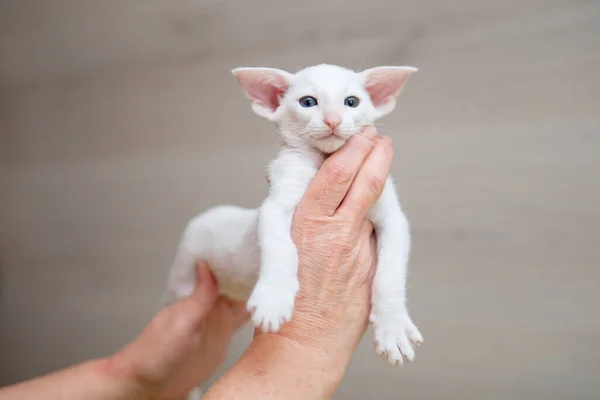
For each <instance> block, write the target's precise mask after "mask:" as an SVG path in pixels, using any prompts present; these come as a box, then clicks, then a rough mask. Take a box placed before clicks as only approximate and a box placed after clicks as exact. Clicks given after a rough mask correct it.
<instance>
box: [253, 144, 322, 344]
mask: <svg viewBox="0 0 600 400" xmlns="http://www.w3.org/2000/svg"><path fill="white" fill-rule="evenodd" d="M316 171H317V170H316V167H314V166H313V165H312V164H311V163H310V161H309V160H306V157H302V156H301V155H299V154H296V153H285V152H283V153H282V154H280V156H279V157H278V158H277V159H276V160H275V161H274V162H273V163H272V164H271V168H270V176H269V180H270V182H271V188H270V193H269V196H268V197H267V199H266V200H265V201H264V203H263V204H262V206H261V208H260V211H259V217H258V238H259V244H260V250H261V266H260V274H259V277H258V281H257V283H256V285H255V287H254V290H253V291H252V294H251V295H250V298H249V300H248V303H247V307H248V310H249V311H250V313H251V314H252V321H253V322H254V325H255V326H257V327H259V328H261V329H262V330H263V331H265V332H277V331H278V330H279V328H280V327H281V325H282V324H283V323H285V322H287V321H289V320H290V319H291V317H292V311H293V309H294V302H295V299H296V294H297V293H298V289H299V283H298V276H297V271H298V252H297V250H296V246H295V245H294V242H293V241H292V234H291V230H292V217H293V213H294V210H295V208H296V206H297V205H298V203H299V202H300V200H301V199H302V196H303V195H304V192H305V191H306V188H307V186H308V184H309V183H310V180H311V179H312V178H313V177H314V175H315V173H316Z"/></svg>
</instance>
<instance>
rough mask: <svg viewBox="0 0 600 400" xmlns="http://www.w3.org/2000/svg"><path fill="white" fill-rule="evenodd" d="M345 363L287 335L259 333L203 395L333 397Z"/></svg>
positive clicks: (216, 399) (211, 399)
mask: <svg viewBox="0 0 600 400" xmlns="http://www.w3.org/2000/svg"><path fill="white" fill-rule="evenodd" d="M342 359H343V357H342ZM346 365H347V362H345V360H338V361H337V362H336V360H335V358H334V357H331V355H328V354H324V353H320V352H319V351H317V350H314V349H308V348H306V347H305V346H303V345H301V344H299V343H297V342H294V341H292V340H290V339H287V338H285V337H281V336H279V335H274V334H273V335H259V336H257V337H256V338H255V339H254V341H253V342H252V344H251V345H250V347H249V348H248V350H247V351H246V352H245V353H244V355H243V356H242V357H241V358H240V360H239V361H238V362H237V363H236V364H235V365H234V366H233V367H232V368H231V369H230V370H229V371H228V372H227V373H226V374H225V375H223V377H221V378H220V379H219V380H218V381H217V382H216V383H215V384H214V385H213V386H212V387H211V388H210V389H209V390H208V392H207V393H206V394H205V395H204V397H203V398H202V399H203V400H220V399H228V400H229V399H265V400H272V399H286V400H296V399H298V400H307V399H310V400H321V399H330V398H331V397H332V396H333V394H334V392H335V391H336V389H337V387H338V386H339V384H340V382H341V380H342V377H343V374H344V371H345V368H346Z"/></svg>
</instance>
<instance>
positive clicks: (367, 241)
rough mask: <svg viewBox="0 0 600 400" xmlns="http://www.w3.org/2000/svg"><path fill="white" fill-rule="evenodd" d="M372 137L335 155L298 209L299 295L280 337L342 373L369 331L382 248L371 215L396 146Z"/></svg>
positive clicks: (370, 130) (362, 138)
mask: <svg viewBox="0 0 600 400" xmlns="http://www.w3.org/2000/svg"><path fill="white" fill-rule="evenodd" d="M373 136H375V130H374V128H368V129H367V130H366V131H365V133H364V134H363V135H362V136H358V135H357V136H354V137H352V138H351V139H350V140H349V141H348V142H347V143H346V144H345V145H344V147H342V148H341V149H340V150H338V151H337V152H335V153H334V154H332V155H331V156H330V157H329V158H328V159H327V160H326V161H325V162H324V163H323V165H322V167H321V168H320V169H319V172H318V173H317V175H316V176H315V178H314V179H313V180H312V182H311V184H310V186H309V187H308V189H307V191H306V194H305V196H304V198H303V200H302V202H301V203H300V204H299V206H298V207H297V209H296V212H295V214H294V218H293V224H292V237H293V240H294V242H295V244H296V246H297V248H298V254H299V258H300V263H299V268H298V279H299V282H300V291H299V294H298V296H297V298H296V302H295V306H294V313H293V316H292V320H291V321H290V322H289V323H287V324H285V325H284V326H283V327H282V328H281V330H280V331H279V332H278V334H279V335H282V336H284V337H287V338H289V339H292V340H294V341H297V342H299V343H302V344H303V345H306V346H310V347H312V348H315V349H318V350H319V351H320V352H322V353H326V354H328V355H330V356H332V357H334V358H335V359H336V360H337V361H338V365H344V367H345V362H348V361H349V360H350V357H351V355H352V353H353V351H354V350H355V349H356V347H357V346H358V343H359V342H360V340H361V338H362V336H363V335H364V332H365V330H366V328H367V326H368V317H369V313H370V308H371V286H372V281H373V276H374V272H375V271H374V270H375V264H376V242H375V238H374V235H373V226H372V225H371V223H370V222H369V221H368V219H366V214H367V212H368V210H369V209H370V208H371V206H372V205H373V204H374V203H375V202H376V200H377V199H378V198H379V196H380V194H381V192H382V191H383V187H384V185H385V181H386V179H387V176H388V174H389V172H390V168H391V163H392V157H393V154H392V153H393V151H392V146H391V142H390V140H389V139H388V138H383V137H378V138H375V139H373ZM257 334H259V333H257ZM344 361H345V362H344Z"/></svg>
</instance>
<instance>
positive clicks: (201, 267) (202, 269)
mask: <svg viewBox="0 0 600 400" xmlns="http://www.w3.org/2000/svg"><path fill="white" fill-rule="evenodd" d="M183 301H184V302H186V306H187V307H189V308H190V311H189V313H190V314H191V315H192V316H193V317H195V318H198V319H203V318H205V317H206V316H207V315H208V313H209V312H210V311H211V310H212V309H213V307H214V306H215V302H216V301H217V283H216V280H215V277H214V275H213V274H212V272H211V271H210V268H209V267H208V264H206V263H205V262H202V261H200V262H198V263H197V264H196V289H195V290H194V292H193V293H192V294H191V295H190V296H189V297H188V298H186V299H184V300H183Z"/></svg>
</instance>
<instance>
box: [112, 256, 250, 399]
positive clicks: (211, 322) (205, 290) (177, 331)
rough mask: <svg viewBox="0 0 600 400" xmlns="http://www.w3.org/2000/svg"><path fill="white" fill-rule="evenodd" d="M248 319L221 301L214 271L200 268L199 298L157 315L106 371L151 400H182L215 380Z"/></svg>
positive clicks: (243, 310) (194, 296) (237, 306)
mask: <svg viewBox="0 0 600 400" xmlns="http://www.w3.org/2000/svg"><path fill="white" fill-rule="evenodd" d="M248 318H249V316H248V313H247V311H246V307H245V304H243V303H236V302H232V301H230V300H229V299H227V298H223V297H217V287H216V282H215V279H214V277H213V275H212V273H211V272H210V270H209V267H208V266H207V265H206V264H204V263H199V264H198V265H197V282H196V290H195V291H194V293H192V294H191V295H190V296H189V297H186V298H184V299H181V300H179V301H178V302H175V303H173V304H171V305H169V306H167V307H165V308H163V309H162V310H161V311H160V312H159V313H158V314H156V316H155V317H154V318H153V319H152V321H151V322H150V323H149V324H148V325H147V327H146V328H145V329H144V331H143V332H142V333H141V334H140V336H138V337H137V338H136V339H135V340H134V341H133V342H131V343H130V344H129V345H128V346H126V347H125V348H124V349H123V350H121V351H120V352H119V353H117V354H116V355H114V356H113V357H111V358H109V359H108V360H107V368H108V369H109V370H110V371H111V372H112V373H114V374H116V375H117V376H119V377H121V378H122V377H126V378H127V379H129V380H132V381H133V382H134V383H135V384H136V385H138V386H139V387H140V390H141V391H143V392H144V393H145V394H147V395H148V397H149V398H161V399H176V398H180V397H181V396H183V395H185V394H187V393H188V392H189V391H190V390H191V389H193V388H194V387H196V386H198V385H199V384H201V383H202V382H204V381H205V380H207V379H208V378H209V377H210V376H212V375H213V374H214V372H215V371H216V369H217V368H218V367H219V365H221V363H222V362H223V361H224V359H225V355H226V352H227V348H228V347H229V344H230V342H231V338H232V336H233V334H234V333H235V332H236V331H237V330H238V329H239V328H240V327H241V326H242V325H243V324H244V323H245V322H246V321H247V320H248Z"/></svg>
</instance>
